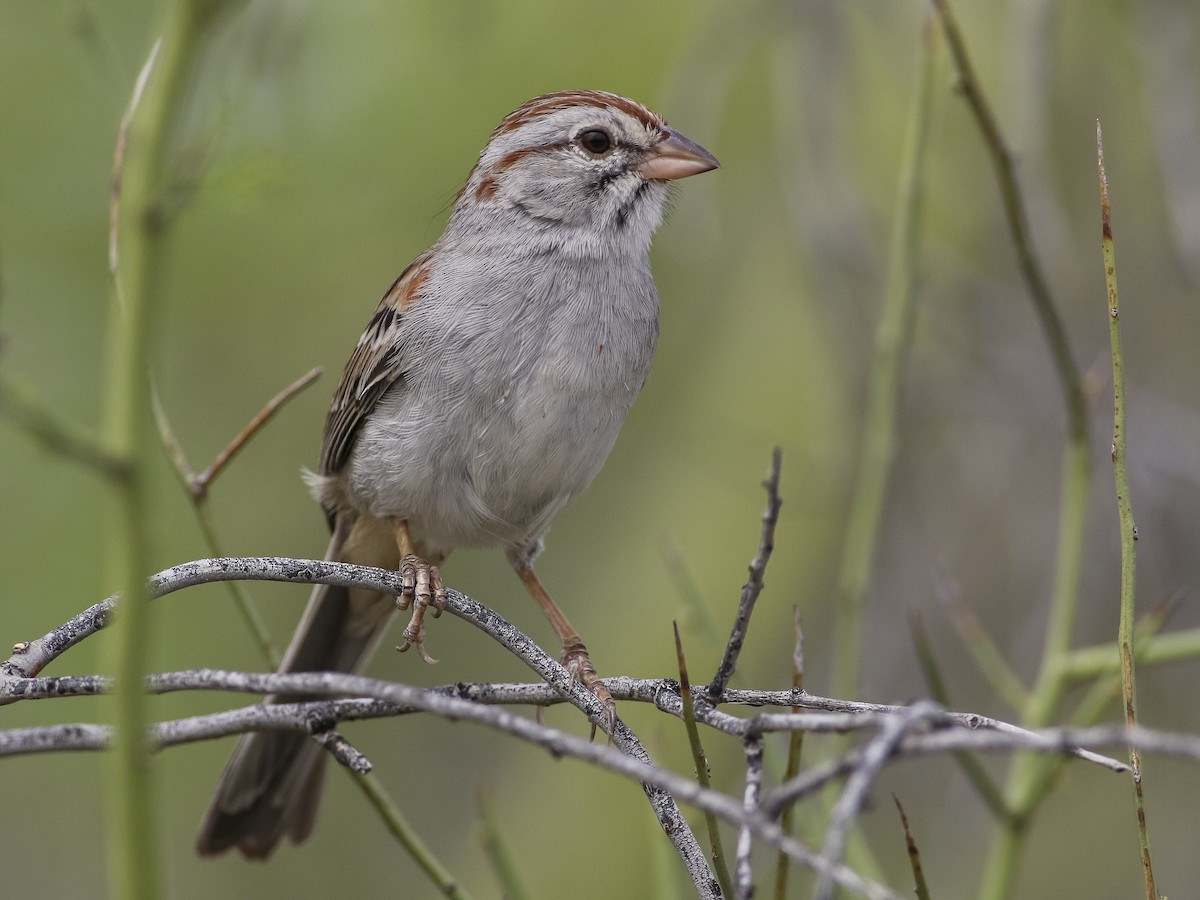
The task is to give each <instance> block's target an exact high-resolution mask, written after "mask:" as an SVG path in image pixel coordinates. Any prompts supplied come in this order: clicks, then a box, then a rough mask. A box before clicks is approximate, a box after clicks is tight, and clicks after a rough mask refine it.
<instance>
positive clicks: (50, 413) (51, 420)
mask: <svg viewBox="0 0 1200 900" xmlns="http://www.w3.org/2000/svg"><path fill="white" fill-rule="evenodd" d="M0 415H3V416H4V417H6V418H8V419H10V420H11V421H12V422H14V423H15V424H16V425H18V426H20V427H21V428H22V429H24V430H25V432H26V433H28V434H29V435H30V436H31V437H33V438H35V439H36V440H38V441H39V442H41V444H42V446H43V447H45V448H46V449H48V450H51V451H53V452H55V453H58V454H60V455H62V456H64V457H66V458H67V459H72V460H74V461H75V462H79V463H83V464H84V465H85V466H88V467H90V468H92V469H94V470H95V471H97V472H98V473H100V474H101V475H103V476H105V477H106V478H109V479H112V480H114V481H120V480H121V479H123V478H124V477H125V476H126V474H127V473H126V471H125V461H124V460H122V459H118V458H116V457H115V456H113V455H112V454H111V453H109V452H108V450H107V449H106V448H105V447H104V446H103V445H101V443H100V442H99V441H98V440H97V439H96V436H95V435H94V434H92V432H91V431H90V430H89V429H87V428H85V427H83V426H82V425H80V424H79V423H78V422H76V421H74V420H73V419H69V418H67V417H65V416H63V415H61V414H59V413H57V412H55V411H54V409H53V408H52V407H51V406H50V404H49V403H47V402H46V401H45V400H44V399H43V398H42V397H39V396H38V395H37V394H36V393H35V392H34V391H33V390H32V389H30V388H29V387H28V386H26V385H23V384H19V383H17V382H15V381H13V380H11V379H9V378H7V377H4V376H3V375H0Z"/></svg>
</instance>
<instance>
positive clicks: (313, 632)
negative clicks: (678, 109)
mask: <svg viewBox="0 0 1200 900" xmlns="http://www.w3.org/2000/svg"><path fill="white" fill-rule="evenodd" d="M716 167H717V160H716V159H715V158H714V157H713V156H712V154H710V153H709V152H708V151H707V150H705V149H704V148H702V147H700V146H699V145H697V144H695V143H693V142H692V141H690V140H688V139H687V138H686V137H684V136H683V135H682V134H680V133H679V132H678V131H675V130H674V129H673V128H671V127H669V126H668V125H667V123H666V122H665V121H664V120H663V119H662V118H661V117H660V116H658V115H656V114H655V113H653V112H651V111H650V110H648V109H646V108H645V107H644V106H642V105H640V104H638V103H635V102H634V101H632V100H627V99H626V98H624V97H619V96H617V95H615V94H609V93H605V92H602V91H562V92H559V93H553V94H546V95H544V96H541V97H535V98H534V99H532V100H530V101H529V102H527V103H525V104H523V105H521V106H520V107H518V108H517V109H516V110H514V111H513V112H512V113H510V114H509V115H508V116H506V117H505V118H504V120H503V121H502V122H501V123H500V124H499V126H497V128H496V130H495V131H493V132H492V135H491V138H490V139H489V141H488V143H487V146H485V147H484V148H483V152H482V153H480V155H479V161H478V162H477V163H476V165H475V167H474V168H473V169H472V170H471V174H470V176H469V177H468V178H467V183H466V185H465V186H464V187H463V189H462V190H461V191H460V192H459V194H458V199H457V201H456V202H455V205H454V211H453V213H452V214H451V216H450V221H449V223H448V224H447V226H446V230H445V231H444V232H443V234H442V236H441V237H440V238H438V240H437V242H436V243H435V244H434V245H433V246H432V247H430V248H429V249H428V250H427V251H425V252H424V253H422V254H421V255H420V256H418V257H417V258H416V259H415V260H414V261H413V262H412V263H411V264H410V265H409V266H408V268H407V269H405V270H404V272H403V273H402V274H401V275H400V277H399V278H397V279H396V281H395V283H394V284H392V286H391V288H390V289H389V290H388V291H387V293H386V294H384V297H383V299H382V300H381V301H380V303H379V307H378V309H377V310H376V312H375V315H374V316H373V317H372V318H371V321H370V322H369V323H368V325H367V328H366V330H365V331H364V332H363V335H362V337H361V338H360V339H359V341H358V345H357V346H356V347H355V348H354V352H353V353H352V354H351V356H350V360H349V362H348V363H347V364H346V369H345V372H344V373H343V375H342V380H341V383H340V384H339V385H338V387H337V391H336V393H335V394H334V397H333V402H332V405H331V406H330V409H329V414H328V417H327V418H326V421H325V433H324V444H323V447H322V450H321V459H320V466H319V468H318V471H317V472H316V473H315V474H312V475H310V476H309V483H310V485H311V486H312V489H313V492H314V494H315V495H316V497H317V498H318V499H319V500H320V502H321V505H322V506H323V507H324V509H325V512H326V514H327V516H328V517H329V522H330V525H331V527H332V530H333V537H332V540H331V541H330V544H329V550H328V553H327V557H326V558H327V559H331V560H339V561H343V562H352V563H358V564H362V565H371V566H380V567H384V568H389V569H394V570H399V571H400V572H402V573H403V576H404V582H405V589H404V593H403V594H402V596H401V597H399V598H393V597H390V596H387V595H384V594H380V593H377V592H372V591H368V590H363V589H357V588H346V587H339V586H329V585H320V586H318V587H317V588H316V589H315V590H314V591H313V595H312V599H311V600H310V601H309V604H308V608H307V609H306V611H305V613H304V617H303V619H302V620H301V622H300V625H299V627H298V629H297V631H296V635H295V637H294V638H293V639H292V643H291V645H290V646H289V648H288V651H287V654H286V657H285V659H284V661H283V664H282V666H281V667H280V670H281V671H284V672H307V671H330V670H334V671H342V672H353V671H358V670H360V669H361V668H362V667H363V666H364V665H365V664H366V661H367V659H368V657H369V656H370V654H371V652H372V651H373V650H374V648H375V646H376V645H377V644H378V643H379V641H380V639H381V638H382V635H383V632H384V630H385V629H386V627H387V625H388V624H389V622H390V620H391V619H392V617H393V615H394V613H395V611H396V609H397V607H399V608H401V609H409V608H411V609H412V615H411V619H410V621H409V623H408V626H407V628H406V629H405V631H404V643H403V645H402V646H401V648H400V649H408V648H409V647H415V648H416V649H417V652H418V653H420V654H421V656H422V657H423V658H425V659H426V660H427V661H432V658H431V657H430V656H429V654H428V653H427V651H426V649H425V624H424V617H425V612H426V610H427V609H428V608H429V607H430V606H432V607H433V608H434V610H435V614H436V612H437V611H438V610H439V606H440V604H442V603H444V601H445V590H444V588H443V585H442V577H441V574H440V572H439V570H438V566H439V565H440V564H441V562H442V561H443V560H444V559H445V558H446V556H447V554H449V553H450V551H451V550H453V549H455V548H457V547H500V548H503V549H504V551H505V553H506V555H507V557H508V561H509V563H510V564H511V565H512V567H513V569H514V570H515V571H516V573H517V575H518V576H520V578H521V580H522V582H524V584H525V586H526V588H527V589H528V590H529V592H530V594H531V595H532V596H533V598H534V599H535V600H536V601H537V602H538V605H539V606H540V607H541V608H542V611H543V613H545V615H546V617H547V619H549V621H550V623H551V625H553V627H554V630H555V633H556V634H557V635H558V637H559V639H560V640H561V642H562V663H563V665H564V667H566V669H567V670H568V671H570V672H571V673H572V675H573V676H574V677H576V678H578V679H579V680H581V681H582V682H583V684H584V685H586V686H587V688H588V689H589V690H590V691H591V692H592V693H593V694H595V696H596V697H597V698H599V699H600V700H601V701H602V702H603V703H604V704H605V706H606V708H607V710H608V719H609V721H608V723H607V724H608V725H609V727H611V725H612V723H613V721H615V704H614V702H613V699H612V697H611V696H610V695H609V693H608V691H607V690H606V689H605V687H604V684H603V682H602V681H600V679H599V678H598V676H597V674H596V669H595V667H594V666H593V665H592V661H591V659H590V658H589V656H588V653H587V649H586V648H585V647H584V644H583V642H582V640H580V638H579V635H578V633H577V632H576V631H575V629H574V628H573V627H572V626H571V623H570V622H569V621H568V620H567V617H566V616H565V615H564V614H563V613H562V611H561V610H560V609H559V608H558V606H557V605H556V604H555V603H554V601H553V600H552V599H551V598H550V595H549V594H548V593H547V592H546V590H545V588H544V587H543V586H542V584H541V582H540V581H539V580H538V577H537V575H536V574H535V573H534V570H533V559H534V557H535V556H536V555H537V554H538V552H539V551H540V550H541V547H542V536H543V535H544V534H545V532H546V529H547V528H548V527H549V525H550V523H551V521H553V519H554V517H555V516H556V515H557V514H558V513H559V512H561V511H562V509H563V508H564V507H565V506H566V505H567V504H568V503H569V502H570V501H571V500H572V499H573V498H574V497H576V496H577V495H578V494H579V493H580V492H581V491H583V489H584V488H586V487H587V486H588V484H589V483H590V482H591V480H592V479H593V478H594V477H595V476H596V473H597V472H599V471H600V467H601V466H602V465H603V463H604V460H605V457H607V456H608V452H609V450H610V449H611V448H612V445H613V442H614V441H615V440H616V437H617V432H618V431H619V430H620V428H621V424H622V423H623V422H624V420H625V416H626V414H627V413H628V412H629V408H630V406H631V405H632V404H633V401H634V398H635V397H637V394H638V392H639V391H640V390H641V387H642V384H643V383H644V382H645V380H646V376H647V374H648V373H649V371H650V362H651V359H652V357H653V355H654V348H655V344H656V343H657V341H658V295H657V292H656V290H655V287H654V280H653V278H652V277H651V274H650V261H649V249H650V239H651V237H652V235H653V234H654V231H655V229H656V228H657V227H658V225H659V223H660V222H661V221H662V216H663V210H664V206H665V204H666V201H667V194H668V182H671V181H673V180H675V179H679V178H686V177H688V176H689V175H695V174H698V173H700V172H706V171H708V170H710V169H715V168H716ZM273 699H275V700H279V701H284V700H295V699H299V698H295V697H276V698H273ZM325 757H326V753H325V751H324V750H323V749H322V748H321V747H320V746H319V745H318V744H317V743H316V742H315V741H312V740H310V739H309V738H308V737H306V736H305V735H303V734H296V733H293V732H284V731H273V732H262V733H256V734H248V735H245V736H243V737H242V739H241V740H240V741H239V743H238V746H237V749H236V750H235V751H234V754H233V757H232V758H231V759H230V761H229V764H228V765H227V766H226V769H225V772H224V774H223V775H222V777H221V782H220V784H219V785H218V787H217V792H216V795H215V797H214V798H213V800H212V803H211V805H210V807H209V809H208V813H207V815H206V817H205V819H204V823H203V825H202V826H201V831H200V836H199V838H198V841H197V849H198V850H199V852H200V853H201V854H206V855H207V854H216V853H221V852H222V851H225V850H227V849H229V848H231V847H237V848H238V849H239V850H240V851H241V852H242V853H244V854H245V855H246V856H248V857H252V858H265V857H267V856H268V855H270V853H271V852H272V851H273V850H274V848H275V846H276V845H277V844H278V842H279V840H280V838H282V837H283V836H285V835H286V836H287V837H288V838H289V839H290V840H292V841H293V842H300V841H303V840H304V839H305V838H307V837H308V835H309V834H310V832H311V831H312V827H313V822H314V819H315V817H316V811H317V806H318V802H319V799H320V791H321V783H322V780H323V774H324V766H325Z"/></svg>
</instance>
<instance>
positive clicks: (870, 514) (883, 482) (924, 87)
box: [833, 23, 937, 697]
mask: <svg viewBox="0 0 1200 900" xmlns="http://www.w3.org/2000/svg"><path fill="white" fill-rule="evenodd" d="M923 46H924V53H923V54H922V60H921V64H920V68H919V71H918V73H917V85H916V90H915V92H914V95H913V103H912V110H911V112H910V115H909V120H908V132H907V134H906V135H905V141H904V151H903V156H902V157H901V162H900V184H899V190H898V192H897V203H896V212H895V217H894V219H893V222H892V245H891V251H890V254H889V263H888V283H887V289H886V293H885V295H884V301H883V309H882V311H881V314H880V318H879V324H878V325H877V326H876V330H875V358H874V361H873V363H872V367H871V381H870V385H869V387H868V395H867V418H866V422H865V423H864V426H863V450H862V454H861V456H860V458H859V462H858V473H857V475H856V476H855V487H854V499H853V501H852V505H851V509H850V517H849V522H848V524H847V528H846V543H845V549H844V550H843V553H842V562H841V570H840V573H839V575H838V589H837V607H836V612H835V616H836V618H835V633H836V638H835V644H836V652H835V654H834V674H833V690H834V693H835V695H836V696H839V697H857V696H858V695H859V675H860V672H859V669H860V664H861V663H860V661H861V656H862V635H863V609H864V606H865V604H866V594H867V586H868V584H869V583H870V578H871V567H872V564H873V562H874V559H875V550H876V546H877V545H878V541H879V522H880V520H881V518H882V516H883V507H884V501H885V500H886V498H887V487H888V478H889V475H890V473H891V463H892V454H893V452H894V450H895V445H896V419H897V416H898V412H897V408H898V406H899V396H900V377H901V372H902V371H903V368H904V360H905V357H906V355H907V351H908V345H909V340H910V337H911V333H912V322H913V310H914V307H915V297H916V272H917V256H918V244H919V239H920V232H921V211H922V202H921V201H922V194H923V186H922V181H921V170H922V167H923V165H924V161H925V147H926V137H927V135H928V133H929V112H930V107H931V105H932V104H931V98H932V95H933V90H932V88H933V74H934V71H935V68H936V65H935V64H936V59H937V54H936V53H935V52H934V51H935V49H936V48H935V40H934V33H933V30H932V29H931V28H930V27H929V26H928V23H927V24H926V27H925V33H924V41H923Z"/></svg>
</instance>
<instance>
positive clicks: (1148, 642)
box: [1067, 628, 1200, 679]
mask: <svg viewBox="0 0 1200 900" xmlns="http://www.w3.org/2000/svg"><path fill="white" fill-rule="evenodd" d="M1135 635H1136V636H1135V638H1134V647H1135V653H1134V659H1135V660H1137V662H1138V664H1139V665H1158V664H1162V663H1171V662H1181V661H1183V660H1185V659H1195V658H1196V657H1197V656H1200V628H1188V629H1186V630H1184V631H1172V632H1171V633H1170V634H1162V635H1153V634H1143V629H1142V628H1138V629H1137V630H1136V632H1135ZM1122 668H1123V665H1122V662H1121V660H1120V659H1113V652H1112V646H1111V645H1109V646H1104V647H1087V648H1084V649H1082V650H1076V651H1075V652H1073V653H1072V654H1071V659H1070V664H1069V666H1068V668H1067V673H1068V674H1069V675H1070V676H1071V677H1072V678H1076V679H1084V678H1095V677H1097V676H1099V675H1104V674H1110V673H1113V672H1120V671H1121V669H1122Z"/></svg>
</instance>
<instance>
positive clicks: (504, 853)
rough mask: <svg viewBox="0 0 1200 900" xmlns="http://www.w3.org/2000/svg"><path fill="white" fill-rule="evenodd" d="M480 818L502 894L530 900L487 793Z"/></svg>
mask: <svg viewBox="0 0 1200 900" xmlns="http://www.w3.org/2000/svg"><path fill="white" fill-rule="evenodd" d="M479 818H480V821H481V822H482V824H483V849H484V852H485V853H486V854H487V858H488V862H490V863H491V864H492V871H493V872H495V873H496V880H497V881H498V882H499V883H500V891H501V893H500V896H502V897H503V898H504V900H528V897H529V892H528V891H527V890H525V885H524V884H523V883H522V882H521V876H520V875H519V874H517V866H516V863H515V862H514V861H513V858H512V854H511V853H510V852H509V850H508V843H507V842H506V841H505V840H504V829H503V828H501V827H500V822H499V821H498V820H497V819H496V812H495V810H494V809H492V803H491V799H490V798H489V797H488V796H487V794H481V795H480V797H479ZM662 843H664V842H662V841H656V842H655V844H656V845H657V844H662Z"/></svg>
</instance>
